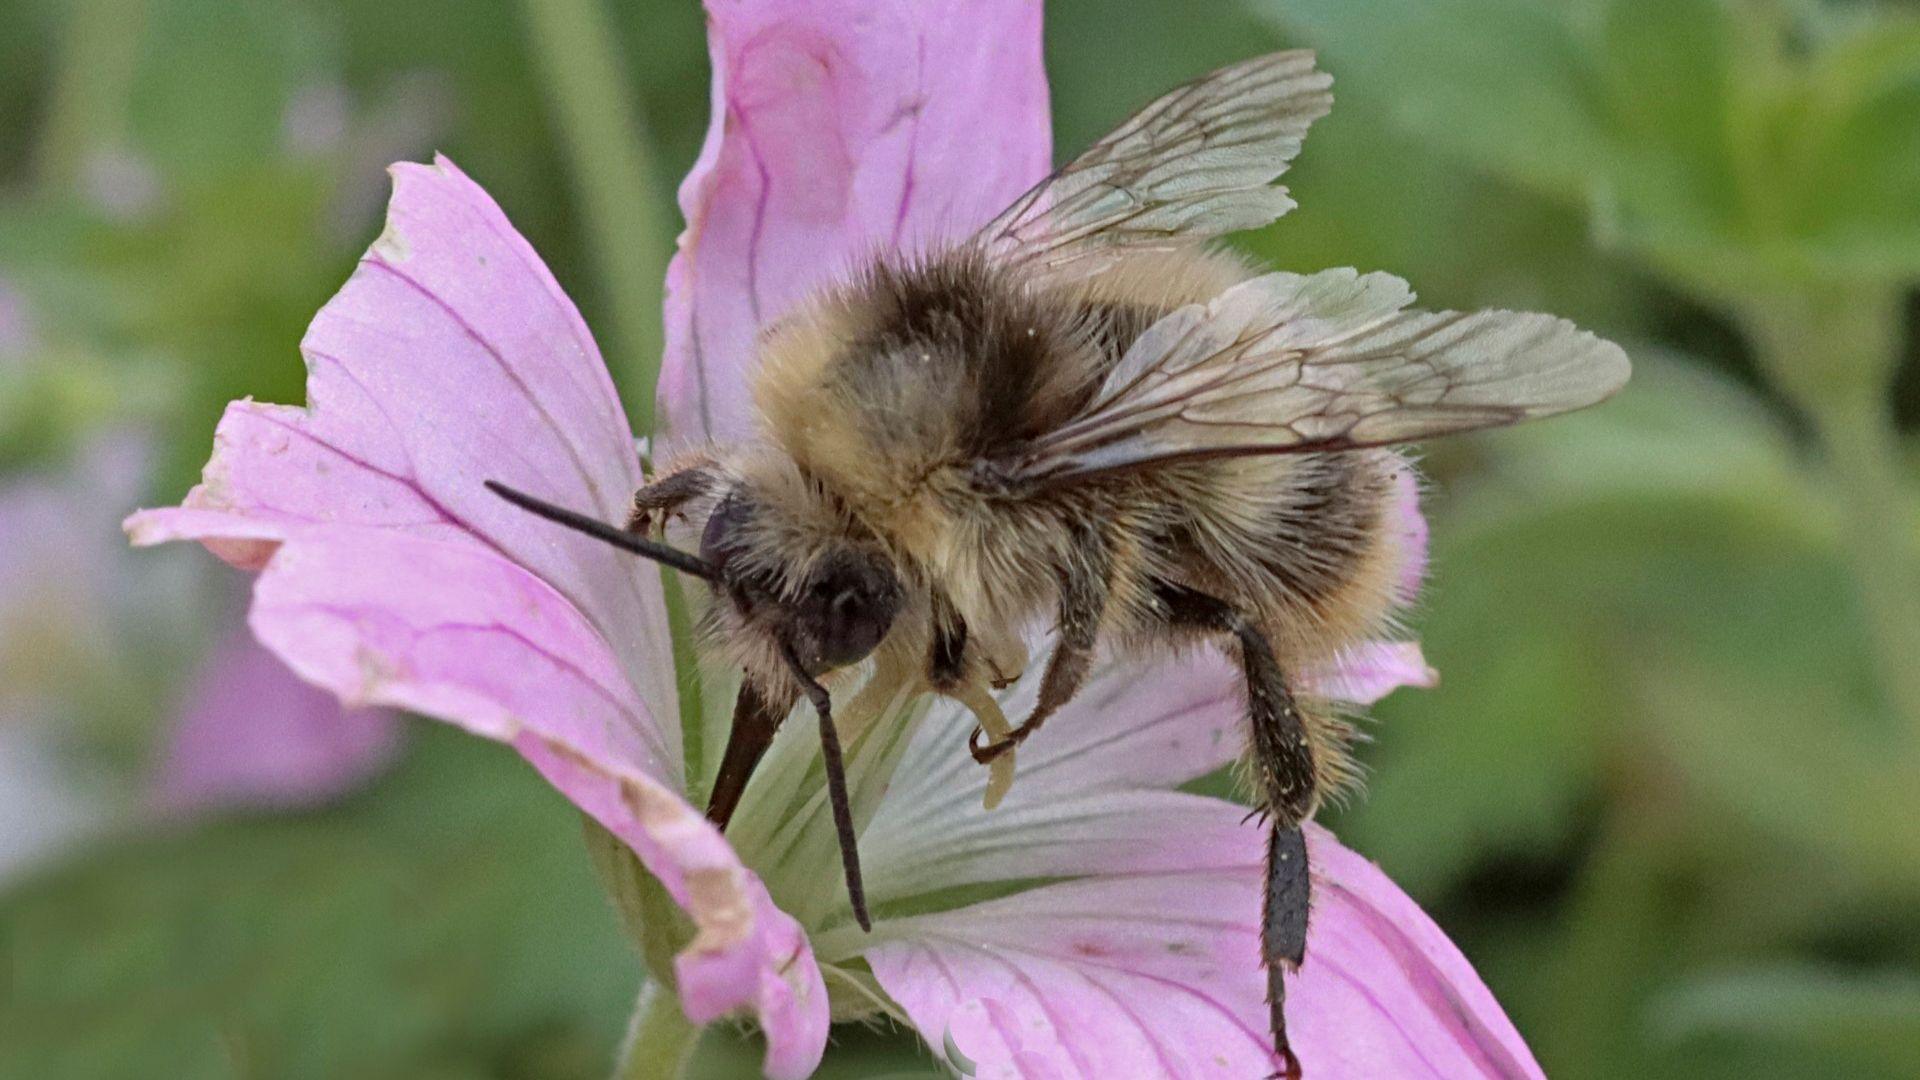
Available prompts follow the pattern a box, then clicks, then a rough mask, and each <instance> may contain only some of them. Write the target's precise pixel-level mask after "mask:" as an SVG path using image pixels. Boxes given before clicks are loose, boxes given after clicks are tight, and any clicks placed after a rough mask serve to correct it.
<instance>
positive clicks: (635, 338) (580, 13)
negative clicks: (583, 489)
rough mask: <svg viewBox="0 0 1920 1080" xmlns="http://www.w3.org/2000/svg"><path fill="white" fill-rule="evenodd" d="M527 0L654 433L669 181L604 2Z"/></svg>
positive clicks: (634, 387) (636, 389) (622, 362)
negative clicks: (653, 156)
mask: <svg viewBox="0 0 1920 1080" xmlns="http://www.w3.org/2000/svg"><path fill="white" fill-rule="evenodd" d="M521 6H522V9H523V11H524V14H525V18H526V24H527V30H528V34H529V36H530V38H531V40H532V43H533V49H534V53H535V55H536V58H537V60H538V63H539V66H540V70H541V72H542V75H543V76H544V78H545V81H546V84H547V94H548V97H549V99H550V101H549V103H550V105H551V106H552V108H553V110H554V113H555V120H556V122H557V125H558V127H559V130H560V140H561V144H562V148H563V149H564V151H565V152H566V155H567V158H568V164H569V167H570V169H571V172H572V174H573V184H574V195H575V197H576V198H577V199H578V200H579V204H580V214H581V217H582V219H583V220H584V222H585V226H586V228H585V232H586V246H587V249H588V253H589V255H590V256H591V257H592V259H593V262H594V266H595V271H596V273H597V275H598V277H599V279H600V285H601V287H602V289H603V290H604V291H605V299H606V302H607V305H608V308H609V314H610V316H611V329H612V333H611V334H609V335H607V336H608V340H609V344H610V345H611V346H612V347H611V348H610V349H608V352H609V353H610V355H611V360H610V362H609V366H610V367H611V368H612V370H613V372H614V375H615V378H616V379H617V380H618V381H619V382H620V384H621V388H622V389H623V390H625V391H626V396H627V399H628V400H627V407H628V411H629V413H630V414H631V416H632V418H633V422H634V430H635V431H640V432H646V431H651V430H652V428H653V394H654V382H655V380H656V378H657V377H658V376H659V373H660V346H661V340H660V339H661V328H660V298H661V283H662V282H663V281H664V279H665V276H666V265H667V259H668V257H669V256H670V254H671V251H672V245H673V241H672V233H671V232H670V231H669V230H670V226H669V225H668V223H667V221H666V215H665V213H664V212H663V209H662V208H663V207H664V206H665V204H666V194H665V188H664V187H663V186H662V185H661V184H659V183H658V182H657V179H656V177H655V175H654V172H653V168H652V166H651V164H650V163H649V161H648V153H647V137H646V127H645V125H644V124H643V122H642V117H641V115H640V110H639V108H638V106H637V98H636V96H635V94H634V92H633V88H632V86H631V85H629V83H628V81H627V78H626V73H625V72H624V71H623V70H622V68H621V63H620V56H619V53H618V51H617V49H616V48H615V42H616V40H617V39H616V36H615V34H614V32H613V27H612V25H611V24H610V21H609V20H608V18H607V14H606V11H605V9H604V8H603V7H602V6H601V4H600V2H599V0H525V2H524V3H523V4H522V5H521Z"/></svg>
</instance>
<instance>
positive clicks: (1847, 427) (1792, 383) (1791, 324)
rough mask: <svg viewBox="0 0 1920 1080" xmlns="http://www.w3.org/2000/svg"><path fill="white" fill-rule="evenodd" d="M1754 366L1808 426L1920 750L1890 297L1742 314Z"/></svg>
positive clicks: (1774, 302)
mask: <svg viewBox="0 0 1920 1080" xmlns="http://www.w3.org/2000/svg"><path fill="white" fill-rule="evenodd" d="M1742 313H1743V315H1744V317H1745V322H1746V325H1747V328H1748V331H1749V333H1750V334H1751V335H1752V337H1753V340H1754V344H1755V347H1756V349H1757V353H1758V356H1759V359H1760V363H1761V367H1762V368H1764V369H1765V370H1766V371H1767V373H1768V375H1769V376H1770V377H1771V378H1772V380H1773V381H1774V383H1775V384H1776V385H1777V386H1778V387H1779V388H1780V389H1781V390H1782V391H1783V392H1784V393H1786V395H1787V396H1788V397H1789V398H1791V399H1793V401H1794V403H1795V404H1797V405H1799V406H1800V407H1801V408H1802V409H1803V410H1804V411H1805V412H1806V415H1807V417H1808V419H1809V420H1810V421H1811V422H1812V425H1813V430H1814V434H1815V435H1816V436H1817V437H1818V438H1819V441H1820V449H1821V456H1822V458H1823V459H1824V460H1823V464H1824V466H1825V471H1826V477H1827V480H1828V481H1829V482H1830V484H1831V485H1832V496H1833V498H1834V499H1835V501H1836V503H1837V505H1838V508H1839V510H1840V514H1841V522H1840V524H1841V528H1842V533H1843V543H1844V545H1845V548H1846V552H1847V557H1848V561H1849V563H1850V564H1851V568H1852V572H1853V577H1854V583H1855V588H1856V589H1857V590H1858V593H1859V600H1860V605H1861V611H1862V614H1863V615H1864V616H1865V620H1866V624H1867V632H1868V634H1869V635H1870V636H1871V642H1872V646H1873V651H1874V654H1875V659H1876V662H1877V665H1878V667H1879V669H1880V676H1881V681H1882V683H1883V685H1884V686H1885V689H1886V692H1887V696H1888V699H1889V702H1890V704H1892V705H1893V707H1894V708H1895V709H1896V710H1898V712H1899V713H1900V715H1901V717H1902V718H1903V719H1904V721H1905V723H1906V725H1907V730H1908V732H1909V733H1910V734H1911V735H1912V736H1913V737H1914V738H1916V739H1920V544H1916V538H1915V524H1916V520H1917V519H1916V517H1915V513H1914V502H1913V488H1912V483H1911V481H1912V478H1911V477H1910V476H1909V475H1907V470H1906V468H1905V465H1904V462H1903V461H1902V459H1901V454H1900V444H1899V439H1898V437H1897V435H1896V434H1895V432H1894V427H1893V415H1892V412H1891V410H1890V408H1889V406H1888V402H1887V395H1888V387H1889V384H1890V383H1891V380H1892V378H1893V373H1894V370H1895V368H1896V366H1897V363H1898V358H1899V342H1900V328H1901V325H1902V319H1901V308H1900V297H1899V294H1898V293H1897V292H1896V291H1894V290H1890V289H1889V290H1874V289H1871V288H1861V287H1848V288H1845V289H1832V290H1817V289H1816V290H1808V291H1807V292H1805V293H1801V294H1796V295H1791V296H1775V297H1768V298H1765V299H1763V300H1759V301H1756V302H1752V303H1749V304H1747V305H1746V306H1745V307H1744V308H1743V312H1742Z"/></svg>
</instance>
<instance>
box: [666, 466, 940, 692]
mask: <svg viewBox="0 0 1920 1080" xmlns="http://www.w3.org/2000/svg"><path fill="white" fill-rule="evenodd" d="M805 525H806V523H804V522H799V521H793V520H788V515H783V514H779V513H778V512H776V511H775V510H773V509H772V508H770V506H769V505H768V504H767V503H765V502H762V501H760V500H758V499H755V498H754V497H753V496H752V495H751V494H749V493H748V492H746V491H745V490H743V489H740V488H735V489H734V490H733V491H731V492H729V493H728V494H726V495H725V496H723V497H722V498H721V499H720V501H719V502H718V503H716V504H715V506H714V508H713V512H712V513H711V514H709V515H708V517H707V523H706V527H705V529H704V530H703V532H702V534H701V538H700V556H701V558H702V559H704V560H705V561H707V562H708V563H710V564H712V565H713V566H714V567H716V568H717V569H718V570H719V581H718V582H717V583H716V584H715V588H716V591H718V592H719V593H720V594H721V595H722V596H724V597H725V599H726V601H727V604H728V606H729V607H731V609H732V610H731V612H730V613H729V614H730V615H731V616H732V617H733V619H737V620H738V624H739V625H740V626H741V627H742V628H751V629H752V630H755V631H758V632H759V633H760V634H763V635H770V636H771V637H772V638H773V643H774V644H775V645H776V646H784V648H785V649H787V650H790V651H791V653H792V655H793V656H794V657H795V659H797V660H798V661H799V663H800V666H801V667H802V668H804V669H805V670H806V671H807V672H808V673H809V674H814V675H817V674H820V673H823V672H827V671H832V670H834V669H835V668H842V667H846V666H848V665H849V664H856V663H859V662H860V661H861V660H864V659H866V657H867V655H868V654H869V653H871V652H873V650H874V649H875V648H876V647H878V646H879V644H880V642H881V640H882V639H884V638H885V637H886V636H887V631H888V630H890V629H891V628H892V627H893V622H894V619H895V617H896V616H897V615H898V614H899V613H900V607H901V603H902V599H903V590H902V589H901V585H900V578H899V576H898V575H897V574H896V573H895V572H894V569H893V567H892V565H891V563H890V561H889V560H888V559H887V557H886V556H885V554H884V553H883V552H881V551H880V550H879V549H878V547H877V546H876V545H871V544H866V543H862V542H861V541H860V540H858V539H857V538H855V537H851V536H847V535H844V534H841V535H829V536H820V535H814V534H812V533H813V531H812V530H809V529H807V528H806V527H805Z"/></svg>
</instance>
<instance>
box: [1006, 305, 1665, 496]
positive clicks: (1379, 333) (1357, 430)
mask: <svg viewBox="0 0 1920 1080" xmlns="http://www.w3.org/2000/svg"><path fill="white" fill-rule="evenodd" d="M1412 301H1413V293H1412V292H1411V291H1410V290H1409V289H1408V288H1407V284H1406V282H1404V281H1401V280H1400V279H1399V278H1396V277H1394V276H1392V275H1390V274H1365V275H1362V274H1358V273H1356V272H1354V271H1352V270H1329V271H1325V272H1322V273H1318V274H1312V275H1305V276H1303V275H1299V274H1268V275H1265V276H1263V277H1258V278H1255V279H1253V280H1251V281H1248V282H1245V283H1243V284H1240V285H1237V286H1235V287H1233V288H1231V289H1229V290H1227V291H1226V292H1224V293H1222V294H1221V295H1220V296H1219V297H1217V298H1215V299H1214V300H1213V301H1212V302H1210V303H1207V304H1193V305H1190V306H1188V307H1184V308H1180V309H1178V310H1176V311H1174V312H1172V313H1170V314H1168V315H1167V316H1165V317H1164V318H1162V319H1160V320H1159V321H1158V322H1156V323H1154V324H1153V325H1152V326H1151V327H1149V328H1148V329H1147V331H1146V332H1145V333H1144V334H1142V335H1140V337H1139V338H1138V339H1137V340H1136V341H1135V342H1134V343H1133V345H1132V346H1131V347H1130V348H1128V349H1127V351H1126V353H1125V354H1124V355H1123V356H1122V357H1121V358H1120V360H1119V362H1118V363H1117V364H1116V365H1115V366H1114V368H1113V370H1112V371H1111V372H1110V373H1109V374H1108V375H1107V377H1106V379H1105V381H1104V382H1103V383H1102V384H1101V386H1100V389H1099V391H1098V392H1097V393H1096V394H1095V395H1094V398H1093V401H1092V402H1091V403H1090V404H1089V405H1088V406H1087V407H1086V408H1085V409H1084V410H1082V411H1081V413H1080V414H1079V415H1078V416H1077V417H1076V418H1075V419H1073V420H1071V421H1069V422H1068V423H1066V424H1064V425H1062V426H1061V427H1059V428H1057V429H1055V430H1054V431H1052V432H1049V433H1048V434H1046V435H1045V436H1042V437H1041V438H1039V439H1036V440H1033V441H1032V442H1030V443H1027V444H1025V445H1024V446H1022V447H1021V448H1020V449H1019V450H1017V451H1015V452H1014V453H1012V454H1011V455H1009V456H1008V457H1006V458H1003V459H999V460H994V461H990V462H987V463H985V464H986V468H987V472H986V475H991V476H996V477H999V478H1001V479H1003V480H1005V481H1008V482H1012V483H1057V482H1061V481H1065V480H1071V479H1073V478H1076V477H1082V476H1087V475H1090V474H1096V473H1105V472H1112V471H1115V470H1121V469H1133V468H1139V467H1142V466H1146V465H1150V464H1154V463H1158V462H1166V461H1173V460H1180V459H1186V458H1197V457H1217V456H1223V455H1239V454H1263V453H1285V452H1305V451H1323V450H1351V449H1357V448H1360V447H1366V446H1382V445H1386V444H1390V443H1401V442H1412V441H1414V440H1418V439H1426V438H1430V437H1432V436H1436V435H1445V434H1448V433H1451V432H1456V431H1471V430H1473V429H1475V428H1486V427H1498V426H1501V425H1504V424H1512V423H1517V422H1519V421H1521V420H1528V419H1532V418H1534V417H1539V416H1551V415H1553V414H1555V413H1562V412H1567V411H1570V410H1573V409H1578V408H1582V407H1584V406H1587V405H1592V404H1594V403H1595V402H1598V401H1601V400H1602V399H1604V398H1606V397H1607V396H1608V395H1610V394H1612V393H1613V392H1614V391H1616V390H1618V389H1619V388H1620V387H1621V386H1622V385H1623V384H1625V382H1626V381H1627V374H1628V370H1629V365H1628V363H1627V356H1626V353H1624V352H1622V351H1621V349H1620V347H1619V346H1617V345H1614V344H1613V343H1611V342H1608V341H1604V340H1602V339H1600V338H1597V337H1595V336H1593V335H1592V334H1589V333H1587V332H1585V331H1583V330H1580V329H1578V328H1577V327H1575V326H1574V325H1573V324H1572V323H1570V322H1567V321H1566V320H1564V319H1557V318H1554V317H1553V316H1550V315H1535V314H1526V313H1519V312H1511V311H1477V312H1458V311H1443V312H1426V311H1419V310H1416V309H1413V308H1410V307H1408V305H1409V304H1410V303H1412Z"/></svg>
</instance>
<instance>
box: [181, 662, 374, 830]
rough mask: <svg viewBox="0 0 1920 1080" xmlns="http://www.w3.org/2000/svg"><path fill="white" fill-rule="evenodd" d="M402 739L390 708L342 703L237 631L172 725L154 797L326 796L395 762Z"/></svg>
mask: <svg viewBox="0 0 1920 1080" xmlns="http://www.w3.org/2000/svg"><path fill="white" fill-rule="evenodd" d="M399 736H400V728H399V720H398V718H397V717H395V716H394V715H393V714H391V713H388V712H385V711H383V710H379V709H342V708H341V707H340V703H339V701H338V700H336V699H335V698H334V696H333V695H332V694H328V693H324V692H322V691H320V690H316V689H314V688H313V687H312V686H309V685H307V684H306V683H304V682H301V681H300V680H299V679H296V678H294V676H293V673H292V672H290V671H288V670H287V666H286V665H285V664H283V663H281V662H280V661H279V660H277V659H275V658H274V656H273V655H272V654H271V653H269V652H267V651H266V650H265V649H263V648H261V647H260V645H259V643H258V642H256V641H254V639H253V635H252V634H250V633H248V632H247V631H246V630H245V629H244V628H238V627H237V628H235V631H234V632H233V633H231V634H229V635H228V636H227V638H226V639H225V640H224V641H222V642H220V643H219V644H218V645H217V646H216V647H215V648H214V650H213V653H212V655H211V656H209V657H208V658H207V662H206V664H205V666H204V667H203V668H202V670H201V671H200V674H199V677H198V678H197V679H196V680H195V684H194V687H193V689H192V691H191V692H190V693H189V695H188V698H187V705H186V708H185V709H184V710H183V711H182V712H181V714H180V716H179V718H178V720H176V721H175V724H174V728H173V731H172V732H171V733H170V734H169V736H168V742H167V749H166V751H165V756H164V758H163V759H162V761H161V764H160V770H159V775H158V776H157V778H156V782H155V789H154V792H153V801H154V803H155V804H156V805H157V806H158V807H159V808H160V809H161V810H162V811H163V812H166V813H193V812H198V811H203V810H209V809H214V808H219V807H227V806H275V807H279V806H304V805H310V804H314V803H320V802H325V801H327V800H329V799H332V798H334V797H336V796H338V795H341V794H343V793H345V792H347V791H349V790H351V789H353V788H355V787H357V786H359V785H360V784H361V783H363V782H364V781H366V780H367V779H368V778H369V777H371V776H372V775H373V774H374V773H375V772H377V771H379V770H380V769H381V768H382V767H384V766H385V765H386V764H387V763H388V762H390V761H391V760H392V759H393V755H394V751H395V750H396V749H397V748H398V746H399Z"/></svg>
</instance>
